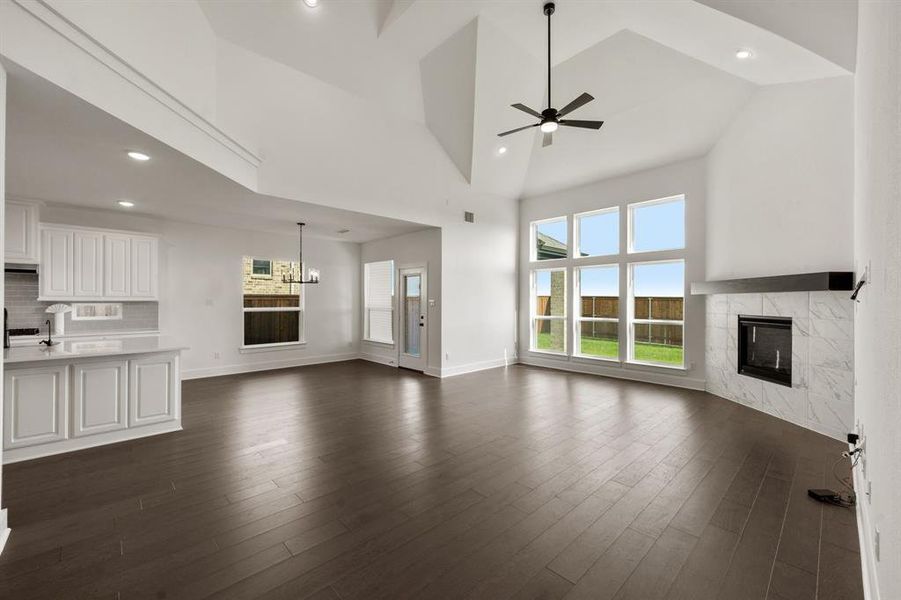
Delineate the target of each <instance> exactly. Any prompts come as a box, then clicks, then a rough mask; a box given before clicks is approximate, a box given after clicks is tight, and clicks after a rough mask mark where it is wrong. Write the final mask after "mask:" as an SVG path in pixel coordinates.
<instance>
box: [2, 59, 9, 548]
mask: <svg viewBox="0 0 901 600" xmlns="http://www.w3.org/2000/svg"><path fill="white" fill-rule="evenodd" d="M5 177H6V70H5V69H4V68H3V64H2V63H0V249H2V248H6V240H5V231H6V180H5ZM0 251H2V250H0ZM5 259H6V257H5V256H4V262H5ZM3 285H4V282H3V281H2V279H0V304H2V303H3V302H4V298H5V296H6V295H5V294H4V289H3ZM0 381H4V378H3V362H2V361H0ZM5 388H6V386H5V385H3V386H0V431H3V412H4V411H3V402H4V400H5V399H4V397H3V395H4V390H5ZM8 536H9V530H8V525H7V515H6V509H5V508H3V444H0V552H2V551H3V546H4V545H5V543H6V539H7V537H8Z"/></svg>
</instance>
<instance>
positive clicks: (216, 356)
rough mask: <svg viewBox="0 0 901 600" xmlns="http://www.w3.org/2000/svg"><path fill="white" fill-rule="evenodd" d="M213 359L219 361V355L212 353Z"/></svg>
mask: <svg viewBox="0 0 901 600" xmlns="http://www.w3.org/2000/svg"><path fill="white" fill-rule="evenodd" d="M213 358H214V359H215V360H219V353H218V352H213Z"/></svg>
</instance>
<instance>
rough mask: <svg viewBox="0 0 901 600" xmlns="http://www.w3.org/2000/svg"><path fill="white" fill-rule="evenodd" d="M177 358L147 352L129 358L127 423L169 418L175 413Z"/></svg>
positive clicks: (150, 421) (152, 421) (171, 418)
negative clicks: (143, 354) (147, 354)
mask: <svg viewBox="0 0 901 600" xmlns="http://www.w3.org/2000/svg"><path fill="white" fill-rule="evenodd" d="M177 371H178V358H177V357H176V356H174V355H160V356H148V357H145V358H137V359H134V360H132V361H130V362H129V369H128V380H129V384H128V424H129V426H130V427H135V426H139V425H147V424H150V423H159V422H161V421H171V420H173V419H176V418H178V415H177V414H176V412H175V411H176V408H175V407H176V403H177V402H176V398H177V396H176V394H178V393H179V390H178V388H177V386H178V372H177Z"/></svg>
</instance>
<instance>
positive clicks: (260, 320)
mask: <svg viewBox="0 0 901 600" xmlns="http://www.w3.org/2000/svg"><path fill="white" fill-rule="evenodd" d="M290 275H293V276H294V278H295V279H296V278H299V277H300V267H299V265H298V263H296V262H292V261H287V260H269V259H259V258H251V257H249V256H245V257H244V260H243V268H242V293H243V311H244V347H265V346H279V345H288V344H298V343H300V342H301V341H302V340H303V305H302V303H301V297H300V288H301V286H300V285H298V284H296V283H295V284H291V283H283V282H282V277H283V276H285V277H288V276H290Z"/></svg>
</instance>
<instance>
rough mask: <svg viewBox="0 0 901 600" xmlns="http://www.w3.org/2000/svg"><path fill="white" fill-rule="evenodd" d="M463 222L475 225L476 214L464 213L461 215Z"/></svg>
mask: <svg viewBox="0 0 901 600" xmlns="http://www.w3.org/2000/svg"><path fill="white" fill-rule="evenodd" d="M463 220H464V221H466V222H467V223H475V222H476V214H475V213H471V212H469V211H466V212H464V213H463Z"/></svg>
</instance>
